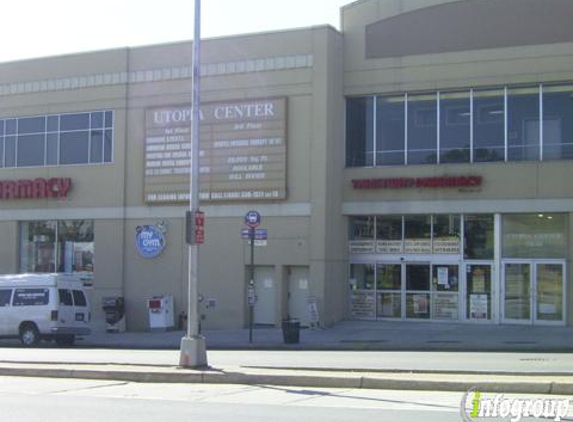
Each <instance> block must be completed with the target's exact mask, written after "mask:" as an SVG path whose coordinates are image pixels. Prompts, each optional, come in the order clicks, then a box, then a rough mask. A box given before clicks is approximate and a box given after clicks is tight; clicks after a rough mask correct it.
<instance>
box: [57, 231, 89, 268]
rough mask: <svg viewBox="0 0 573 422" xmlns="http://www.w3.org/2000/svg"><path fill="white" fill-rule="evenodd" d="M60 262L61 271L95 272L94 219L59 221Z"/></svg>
mask: <svg viewBox="0 0 573 422" xmlns="http://www.w3.org/2000/svg"><path fill="white" fill-rule="evenodd" d="M58 263H59V267H58V271H59V272H65V273H88V274H87V275H88V276H89V275H91V273H93V270H94V227H93V220H69V221H68V220H66V221H58Z"/></svg>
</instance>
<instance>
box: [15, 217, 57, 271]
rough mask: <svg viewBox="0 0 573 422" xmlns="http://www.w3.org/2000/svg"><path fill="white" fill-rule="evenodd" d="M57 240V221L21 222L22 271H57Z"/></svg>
mask: <svg viewBox="0 0 573 422" xmlns="http://www.w3.org/2000/svg"><path fill="white" fill-rule="evenodd" d="M55 240H56V222H55V221H31V222H25V223H20V272H22V273H27V272H30V273H34V272H44V273H48V272H55V271H56V254H55V249H54V246H55Z"/></svg>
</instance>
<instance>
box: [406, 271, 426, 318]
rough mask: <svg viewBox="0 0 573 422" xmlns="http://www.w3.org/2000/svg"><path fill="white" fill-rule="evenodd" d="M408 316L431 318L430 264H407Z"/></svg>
mask: <svg viewBox="0 0 573 422" xmlns="http://www.w3.org/2000/svg"><path fill="white" fill-rule="evenodd" d="M406 318H414V319H429V318H430V265H428V264H408V265H406Z"/></svg>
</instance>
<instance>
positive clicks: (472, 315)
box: [465, 264, 493, 321]
mask: <svg viewBox="0 0 573 422" xmlns="http://www.w3.org/2000/svg"><path fill="white" fill-rule="evenodd" d="M465 294H466V318H467V319H468V320H469V321H491V320H492V318H493V316H492V300H493V295H492V264H467V265H466V290H465Z"/></svg>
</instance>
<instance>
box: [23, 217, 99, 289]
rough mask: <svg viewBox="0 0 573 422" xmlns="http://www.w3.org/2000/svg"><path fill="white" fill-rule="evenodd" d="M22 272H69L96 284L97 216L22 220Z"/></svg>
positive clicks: (85, 282) (86, 283) (85, 281)
mask: <svg viewBox="0 0 573 422" xmlns="http://www.w3.org/2000/svg"><path fill="white" fill-rule="evenodd" d="M20 272H66V273H75V274H78V275H80V277H81V279H82V280H83V281H84V284H85V285H87V286H91V285H92V284H93V272H94V224H93V220H63V221H31V222H22V223H20Z"/></svg>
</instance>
